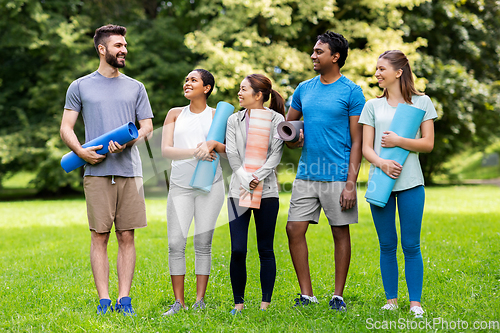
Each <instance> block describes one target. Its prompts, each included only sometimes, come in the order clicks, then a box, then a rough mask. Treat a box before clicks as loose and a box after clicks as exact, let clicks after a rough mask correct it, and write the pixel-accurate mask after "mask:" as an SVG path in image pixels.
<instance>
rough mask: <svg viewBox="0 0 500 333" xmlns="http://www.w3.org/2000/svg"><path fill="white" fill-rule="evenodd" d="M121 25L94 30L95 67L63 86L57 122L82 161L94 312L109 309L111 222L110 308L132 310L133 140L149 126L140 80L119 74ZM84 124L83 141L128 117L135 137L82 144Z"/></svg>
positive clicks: (138, 191) (137, 177)
mask: <svg viewBox="0 0 500 333" xmlns="http://www.w3.org/2000/svg"><path fill="white" fill-rule="evenodd" d="M125 34H126V28H124V27H121V26H116V25H106V26H103V27H100V28H98V29H97V30H96V32H95V35H94V45H95V48H96V50H97V53H98V54H99V60H100V62H99V68H98V69H97V71H95V72H93V73H91V74H89V75H86V76H84V77H81V78H79V79H77V80H75V81H74V82H73V83H71V85H70V86H69V88H68V91H67V94H66V103H65V106H64V114H63V117H62V122H61V138H62V139H63V141H64V142H65V143H66V145H68V147H69V148H70V149H71V150H73V151H74V152H75V153H76V154H77V155H78V156H79V157H80V158H82V159H83V160H85V161H86V162H87V164H86V166H85V175H84V181H83V186H84V190H85V199H86V202H87V215H88V219H89V229H90V231H91V245H90V262H91V266H92V272H93V274H94V281H95V285H96V288H97V293H98V294H99V306H98V307H97V313H98V314H102V315H104V314H105V313H106V312H107V311H108V310H111V311H113V306H112V304H111V299H110V297H109V288H108V280H109V262H108V255H107V244H108V240H109V234H110V231H111V228H112V226H113V223H114V225H115V232H116V237H117V240H118V258H117V271H118V298H117V301H116V305H115V307H114V310H116V311H117V312H120V313H123V314H124V315H133V314H134V310H133V308H132V304H131V298H130V297H129V292H130V288H131V285H132V277H133V275H134V269H135V246H134V230H135V229H137V228H142V227H145V226H146V225H147V223H146V207H145V203H144V194H143V192H142V168H141V159H140V156H139V151H138V149H137V147H136V146H134V143H135V142H136V141H137V140H139V139H141V138H144V137H146V136H147V135H148V134H149V133H151V132H152V130H153V123H152V120H151V118H153V113H152V110H151V106H150V104H149V99H148V95H147V93H146V89H145V88H144V85H143V84H142V83H140V82H139V81H137V80H134V79H132V78H130V77H128V76H126V75H124V74H121V73H120V71H119V68H123V67H125V58H126V56H127V43H126V41H125ZM80 113H81V114H82V117H83V122H84V124H85V141H86V142H88V141H90V140H92V139H95V138H97V137H98V136H100V135H102V134H105V133H107V132H109V131H111V130H114V129H115V128H117V127H120V126H121V125H123V124H126V123H128V122H133V123H136V122H138V123H139V138H138V139H137V140H134V141H132V142H129V143H128V144H125V145H120V144H118V143H117V142H113V141H110V142H109V143H108V148H109V153H108V154H106V155H100V154H98V153H97V152H96V150H99V149H101V148H102V146H94V147H88V148H83V147H82V145H81V144H80V142H79V141H78V138H77V137H76V135H75V132H74V126H75V124H76V120H77V119H78V115H79V114H80Z"/></svg>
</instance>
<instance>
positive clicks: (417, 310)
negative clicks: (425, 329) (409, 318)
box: [410, 305, 425, 318]
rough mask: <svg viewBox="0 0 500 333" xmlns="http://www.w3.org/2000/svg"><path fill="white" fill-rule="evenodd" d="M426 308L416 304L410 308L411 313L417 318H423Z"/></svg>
mask: <svg viewBox="0 0 500 333" xmlns="http://www.w3.org/2000/svg"><path fill="white" fill-rule="evenodd" d="M424 312H425V311H424V309H422V307H421V306H418V305H415V306H412V307H411V308H410V313H411V314H414V315H415V318H423V314H424Z"/></svg>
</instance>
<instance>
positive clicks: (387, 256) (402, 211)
mask: <svg viewBox="0 0 500 333" xmlns="http://www.w3.org/2000/svg"><path fill="white" fill-rule="evenodd" d="M396 198H397V200H396ZM396 201H397V205H398V212H399V221H400V226H401V246H402V248H403V253H404V257H405V275H406V284H407V286H408V293H409V294H410V301H415V302H420V297H421V296H422V284H423V280H424V263H423V261H422V253H421V252H420V230H421V228H422V215H423V213H424V202H425V191H424V187H423V186H417V187H413V188H411V189H408V190H404V191H398V192H392V194H391V196H390V198H389V201H388V202H387V205H386V206H385V207H384V208H380V207H378V206H375V205H370V208H371V211H372V216H373V222H374V223H375V228H376V229H377V234H378V240H379V243H380V270H381V272H382V282H383V284H384V290H385V296H386V297H387V299H393V298H397V297H398V260H397V258H396V250H397V247H398V235H397V232H396Z"/></svg>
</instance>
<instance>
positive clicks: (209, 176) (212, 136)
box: [189, 102, 234, 192]
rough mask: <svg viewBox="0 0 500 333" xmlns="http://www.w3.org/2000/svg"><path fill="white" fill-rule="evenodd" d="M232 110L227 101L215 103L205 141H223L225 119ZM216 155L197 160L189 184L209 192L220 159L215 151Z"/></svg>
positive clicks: (225, 125) (232, 107)
mask: <svg viewBox="0 0 500 333" xmlns="http://www.w3.org/2000/svg"><path fill="white" fill-rule="evenodd" d="M233 111H234V106H232V105H231V104H229V103H226V102H219V103H218V104H217V108H216V109H215V115H214V118H213V119H212V125H210V130H209V131H208V134H207V141H210V140H215V141H217V142H224V139H225V137H226V127H227V119H228V118H229V116H230V115H232V114H233ZM216 155H217V158H216V159H215V160H214V161H203V160H199V161H198V164H197V165H196V169H195V170H194V173H193V178H191V182H190V183H189V186H191V187H192V188H195V189H198V190H202V191H204V192H210V190H211V189H212V183H213V182H214V178H215V172H216V171H217V165H218V164H219V160H220V155H219V154H217V153H216Z"/></svg>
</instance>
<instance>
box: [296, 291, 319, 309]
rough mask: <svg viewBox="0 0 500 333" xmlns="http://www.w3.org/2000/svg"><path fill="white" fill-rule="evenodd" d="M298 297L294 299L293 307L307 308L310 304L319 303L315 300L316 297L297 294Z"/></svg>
mask: <svg viewBox="0 0 500 333" xmlns="http://www.w3.org/2000/svg"><path fill="white" fill-rule="evenodd" d="M297 295H299V297H297V298H296V299H295V304H294V307H298V306H307V305H310V304H312V303H319V302H318V300H317V299H316V296H308V295H301V294H297Z"/></svg>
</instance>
